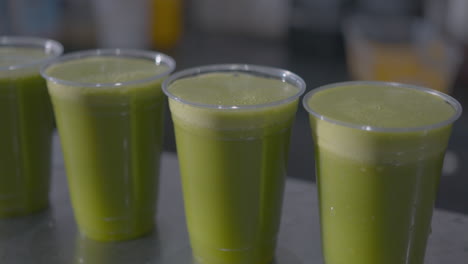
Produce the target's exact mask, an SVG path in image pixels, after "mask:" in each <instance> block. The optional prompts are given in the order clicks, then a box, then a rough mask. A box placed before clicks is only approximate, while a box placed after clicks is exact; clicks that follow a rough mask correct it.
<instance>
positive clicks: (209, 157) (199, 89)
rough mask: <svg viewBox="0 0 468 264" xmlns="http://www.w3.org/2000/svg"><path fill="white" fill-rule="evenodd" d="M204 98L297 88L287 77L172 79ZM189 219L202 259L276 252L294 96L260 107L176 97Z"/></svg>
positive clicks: (269, 97) (247, 101) (183, 94)
mask: <svg viewBox="0 0 468 264" xmlns="http://www.w3.org/2000/svg"><path fill="white" fill-rule="evenodd" d="M169 91H170V92H171V93H173V94H174V95H175V96H177V97H179V98H181V99H183V100H186V101H190V102H196V103H199V104H211V105H224V106H245V105H255V104H267V103H272V102H277V101H280V100H283V99H286V98H288V97H291V96H292V95H294V94H297V93H298V88H296V87H295V86H292V85H290V84H288V83H285V82H282V81H280V80H274V79H269V78H264V77H258V76H254V75H250V74H246V73H241V72H238V73H237V72H236V73H209V74H202V75H199V76H196V77H190V78H185V79H180V80H178V81H175V82H174V83H173V84H171V86H170V88H169ZM170 108H171V113H172V119H173V121H174V125H175V133H176V142H177V152H178V156H179V162H180V167H181V175H182V185H183V192H184V201H185V210H186V217H187V225H188V229H189V233H190V240H191V245H192V249H193V252H194V255H195V258H197V259H198V261H199V262H200V263H203V264H211V263H216V264H231V263H232V264H234V263H245V264H260V263H268V261H270V260H271V259H272V258H273V254H274V249H275V245H276V236H277V232H278V228H279V222H280V215H281V203H282V195H283V188H284V175H285V172H286V162H287V153H288V146H289V136H290V128H291V124H292V122H293V120H294V114H295V111H296V108H297V99H296V100H293V101H292V102H289V103H285V104H278V105H271V106H268V107H263V108H259V109H239V110H236V109H230V110H222V109H216V108H202V107H197V106H192V105H188V104H184V103H181V102H178V101H175V100H170Z"/></svg>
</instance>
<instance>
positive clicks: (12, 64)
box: [0, 36, 63, 218]
mask: <svg viewBox="0 0 468 264" xmlns="http://www.w3.org/2000/svg"><path fill="white" fill-rule="evenodd" d="M62 51H63V47H62V45H61V44H60V43H58V42H56V41H54V40H49V39H41V38H31V37H13V36H0V124H1V127H2V128H1V129H0V182H1V184H0V218H1V217H11V216H18V215H27V214H30V213H33V212H36V211H40V210H42V209H44V208H46V207H47V206H48V204H49V182H50V166H51V140H52V132H53V129H54V122H53V113H52V107H51V105H50V100H49V95H48V93H47V87H46V83H45V81H44V79H42V77H41V76H40V74H39V67H40V66H41V65H43V64H44V63H47V62H49V61H50V60H52V59H54V58H55V57H57V56H59V55H61V54H62Z"/></svg>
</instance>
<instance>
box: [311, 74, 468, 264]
mask: <svg viewBox="0 0 468 264" xmlns="http://www.w3.org/2000/svg"><path fill="white" fill-rule="evenodd" d="M447 98H448V99H447ZM304 104H305V105H306V108H307V109H308V110H309V112H311V115H310V121H311V127H312V132H313V138H314V141H315V153H316V170H317V171H316V172H317V183H318V190H319V201H320V220H321V227H322V245H323V254H324V259H325V263H326V264H375V263H379V264H423V263H424V255H425V248H426V242H427V239H428V236H429V234H430V229H431V225H430V222H431V217H432V209H433V206H434V201H435V198H436V193H437V188H438V183H439V178H440V174H441V169H442V163H443V158H444V152H445V149H446V147H447V141H448V139H449V136H450V131H451V124H452V122H453V121H455V119H456V118H457V117H458V114H459V111H461V109H457V107H458V103H456V101H455V100H454V99H452V98H450V97H448V96H446V95H441V94H433V93H430V92H428V91H427V90H422V89H416V88H414V87H406V86H405V85H400V86H397V85H391V84H385V83H357V82H356V83H344V84H337V85H331V86H329V87H328V88H326V89H325V88H324V89H322V90H319V91H318V92H315V93H313V94H311V95H310V96H306V97H305V99H304Z"/></svg>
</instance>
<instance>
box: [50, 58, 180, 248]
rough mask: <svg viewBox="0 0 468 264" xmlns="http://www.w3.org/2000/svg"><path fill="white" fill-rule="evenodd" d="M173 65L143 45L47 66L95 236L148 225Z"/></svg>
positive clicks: (75, 183)
mask: <svg viewBox="0 0 468 264" xmlns="http://www.w3.org/2000/svg"><path fill="white" fill-rule="evenodd" d="M174 68H175V62H174V60H173V59H172V58H170V57H169V56H167V55H164V54H161V53H157V52H150V51H141V50H124V49H112V50H92V51H82V52H76V53H71V54H68V55H65V56H63V57H62V58H60V59H58V60H56V61H54V62H52V63H50V64H48V65H46V66H45V67H43V68H42V70H41V73H42V75H43V76H44V77H45V78H46V79H47V85H48V88H49V93H50V96H51V98H52V103H53V107H54V112H55V116H56V119H57V127H58V132H59V135H60V139H61V143H62V148H63V153H64V159H65V166H66V172H67V177H68V184H69V188H70V194H71V200H72V205H73V209H74V212H75V218H76V220H77V223H78V227H79V229H80V231H81V233H83V234H84V235H86V236H88V237H90V238H92V239H95V240H105V241H110V240H125V239H131V238H134V237H138V236H141V235H144V234H146V233H148V232H150V230H152V228H153V223H154V215H155V209H156V196H157V185H158V174H159V158H160V153H161V149H162V140H163V137H162V134H163V123H164V122H163V116H164V111H163V110H164V105H165V100H166V99H165V96H164V94H163V92H162V90H161V83H162V81H163V80H164V78H166V77H167V76H168V75H169V74H170V73H171V72H172V71H173V70H174Z"/></svg>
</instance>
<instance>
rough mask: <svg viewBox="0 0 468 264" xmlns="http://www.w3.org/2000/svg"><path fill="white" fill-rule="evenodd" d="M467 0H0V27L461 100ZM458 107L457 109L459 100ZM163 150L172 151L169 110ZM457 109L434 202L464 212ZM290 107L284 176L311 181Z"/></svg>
mask: <svg viewBox="0 0 468 264" xmlns="http://www.w3.org/2000/svg"><path fill="white" fill-rule="evenodd" d="M467 25H468V0H391V1H389V0H133V1H129V0H0V35H29V36H40V37H47V38H52V39H55V40H58V41H60V42H61V43H62V44H63V45H64V46H65V51H66V52H71V51H75V50H83V49H94V48H138V49H151V50H158V51H162V52H164V53H167V54H169V55H170V56H172V57H174V58H175V60H176V62H177V70H182V69H185V68H189V67H194V66H198V65H203V64H214V63H249V64H261V65H267V66H272V67H280V68H285V69H288V70H290V71H293V72H295V73H297V74H299V75H300V76H301V77H302V78H304V80H305V81H306V83H307V86H308V88H307V90H310V89H313V88H315V87H318V86H320V85H324V84H328V83H332V82H339V81H347V80H381V81H397V82H404V83H412V84H418V85H423V86H426V87H429V88H433V89H437V90H440V91H442V92H445V93H448V94H451V95H452V96H454V97H455V98H456V99H458V100H459V101H460V102H461V103H462V105H463V106H465V107H468V95H467V89H468V26H467ZM467 109H468V108H467ZM166 119H167V121H166V123H167V124H166V140H165V150H166V151H171V152H175V151H176V150H175V143H174V137H173V131H172V124H171V121H170V117H169V112H168V111H167V112H166ZM467 119H468V114H464V115H463V116H462V118H461V119H460V120H459V121H458V122H457V123H456V125H455V128H454V133H453V137H452V139H451V143H450V146H449V150H448V153H447V156H446V160H445V163H444V173H443V177H442V179H441V185H440V193H439V198H438V200H437V204H436V206H437V207H439V208H442V209H446V210H450V211H455V212H461V213H464V214H468V165H466V164H468V122H467ZM314 170H315V168H314V157H313V142H312V139H311V135H310V130H309V125H308V116H307V114H306V112H305V110H303V108H302V106H300V107H299V110H298V114H297V120H296V123H295V126H294V128H293V136H292V142H291V152H290V162H289V171H288V174H289V176H290V177H295V178H299V179H303V180H307V181H315V175H314Z"/></svg>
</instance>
